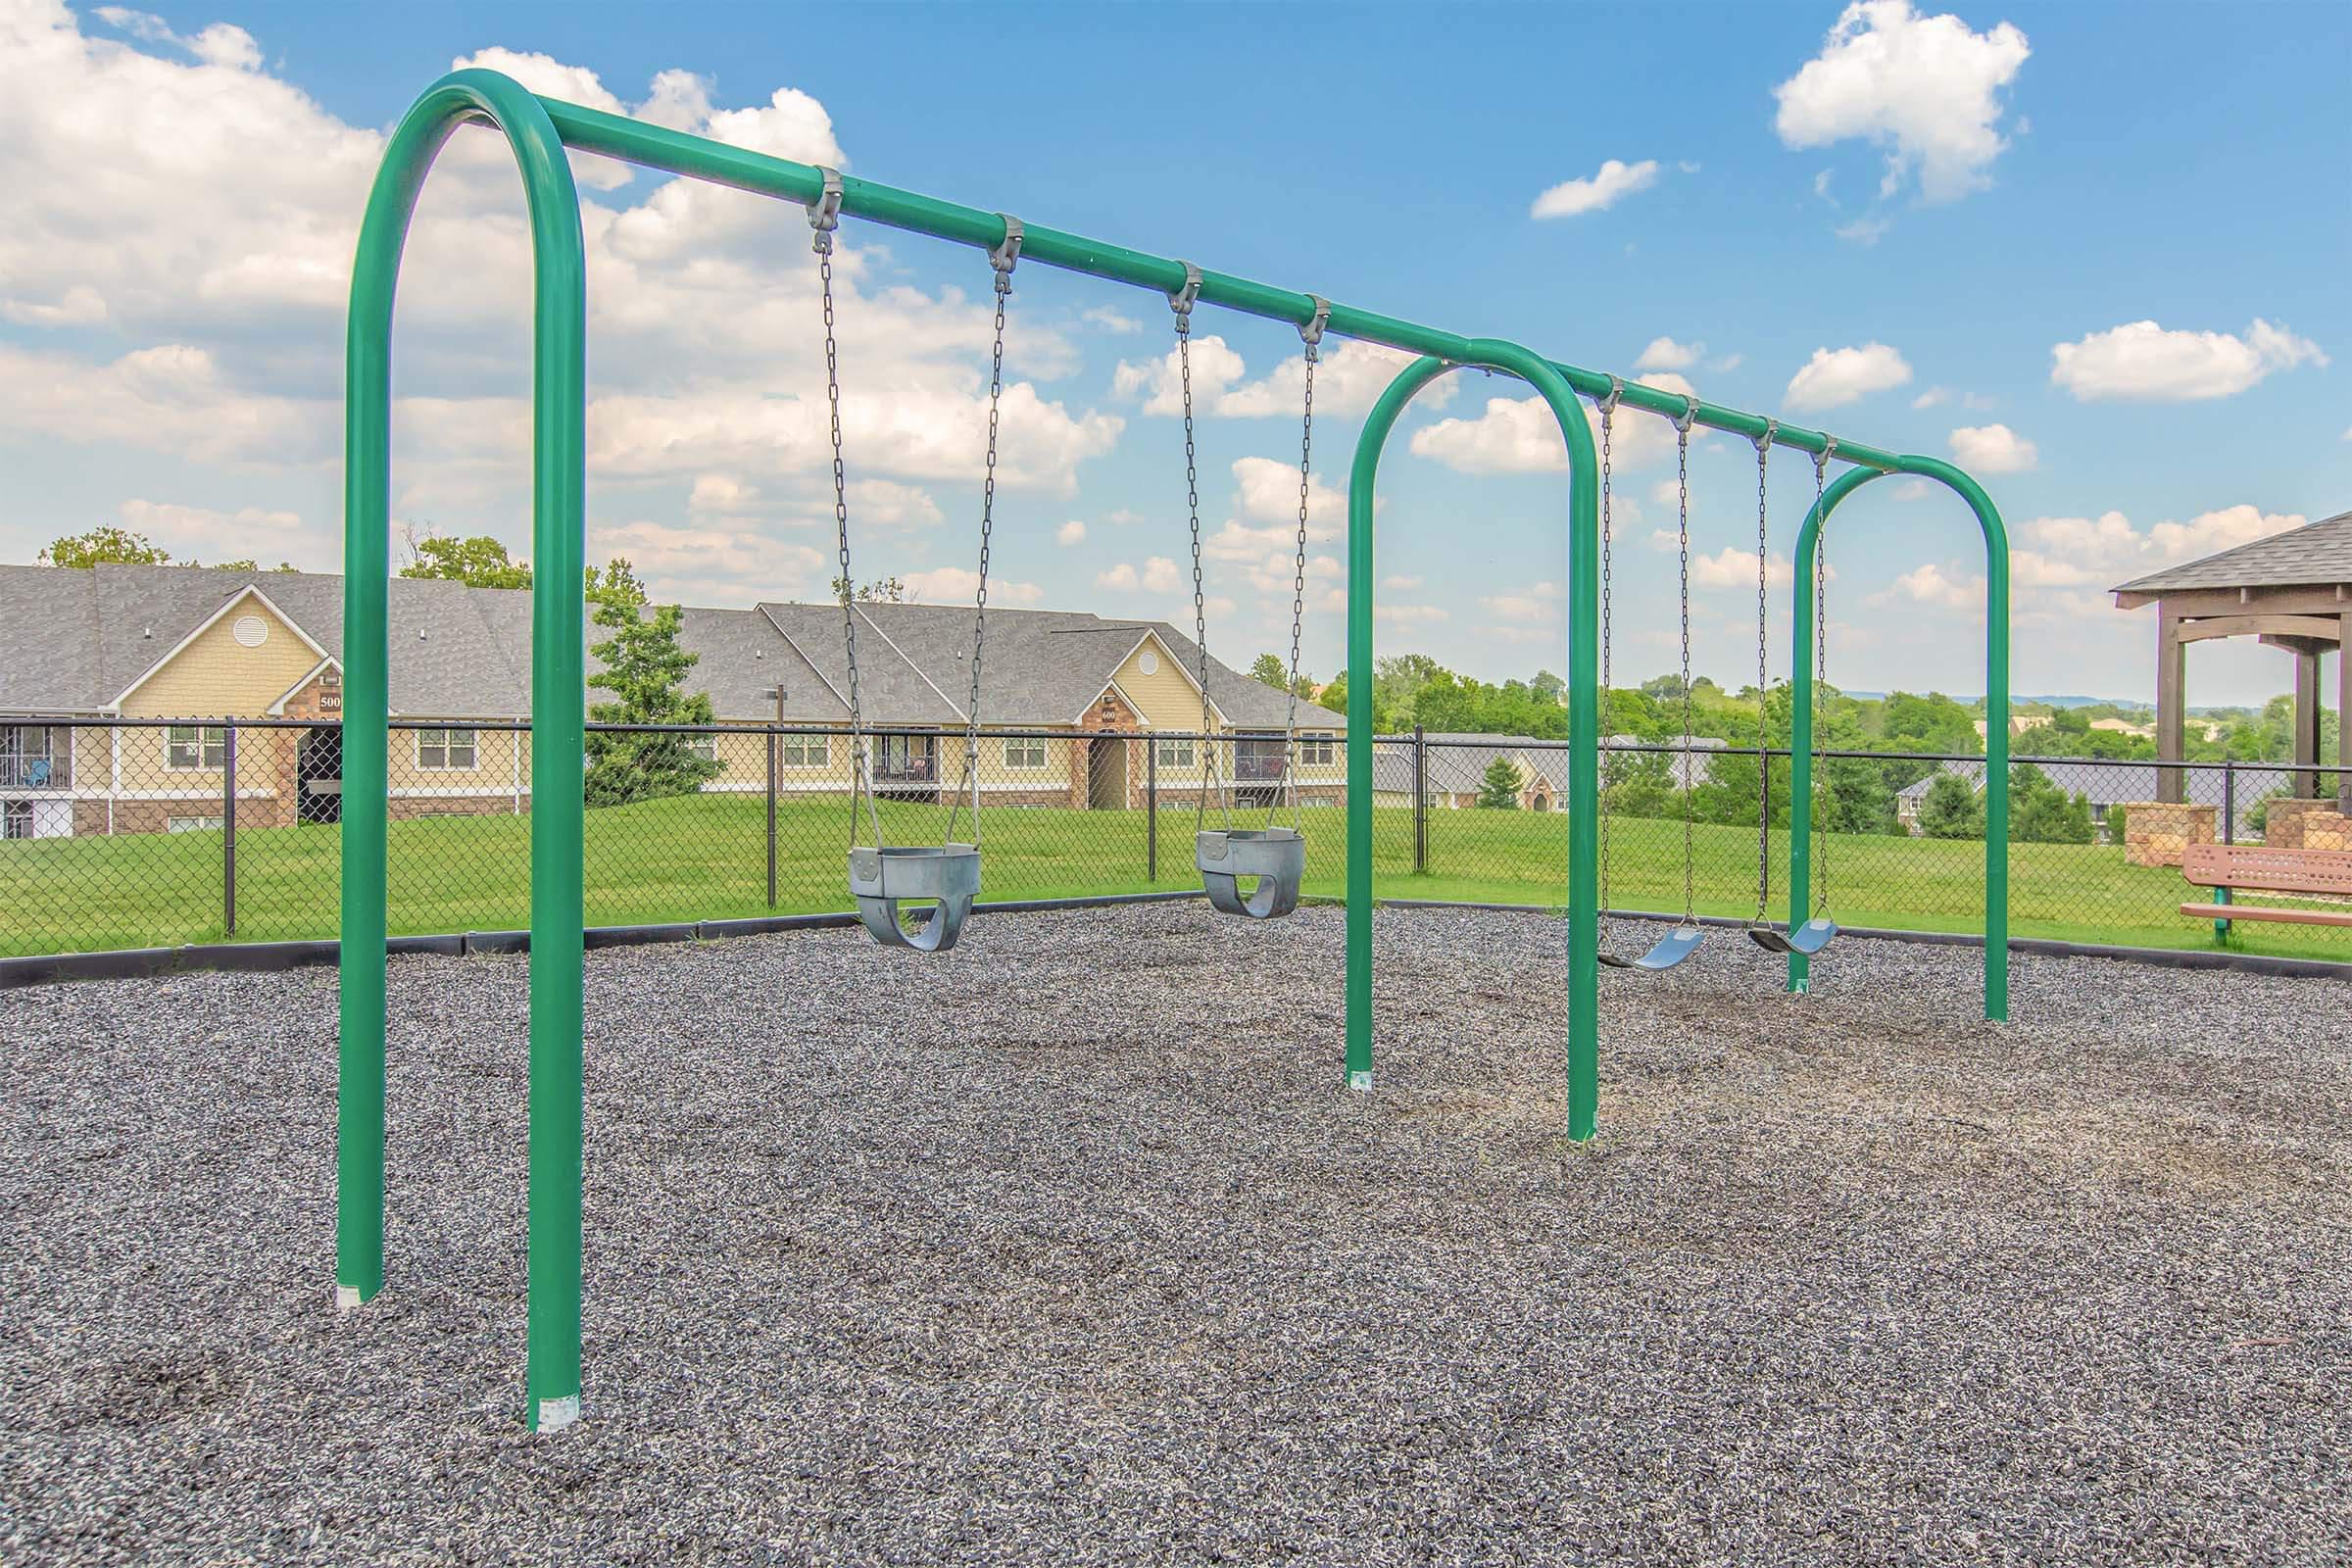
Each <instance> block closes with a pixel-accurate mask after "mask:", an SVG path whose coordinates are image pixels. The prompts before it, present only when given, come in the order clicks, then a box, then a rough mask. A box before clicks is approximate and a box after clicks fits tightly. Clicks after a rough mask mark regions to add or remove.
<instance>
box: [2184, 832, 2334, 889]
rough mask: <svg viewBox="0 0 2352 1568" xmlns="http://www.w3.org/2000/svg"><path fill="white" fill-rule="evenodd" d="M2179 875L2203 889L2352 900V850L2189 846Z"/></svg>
mask: <svg viewBox="0 0 2352 1568" xmlns="http://www.w3.org/2000/svg"><path fill="white" fill-rule="evenodd" d="M2180 875H2181V877H2182V878H2183V879H2184V880H2186V881H2188V882H2191V883H2193V884H2195V885H2196V886H2198V887H2204V888H2254V889H2257V890H2259V891H2261V892H2264V893H2318V894H2334V895H2337V896H2339V897H2343V898H2352V850H2282V849H2273V848H2271V847H2270V846H2269V845H2266V844H2191V845H2190V846H2188V849H2187V851H2186V852H2185V854H2184V856H2183V858H2182V861H2181V865H2180Z"/></svg>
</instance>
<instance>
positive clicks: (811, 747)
mask: <svg viewBox="0 0 2352 1568" xmlns="http://www.w3.org/2000/svg"><path fill="white" fill-rule="evenodd" d="M829 745H830V741H829V739H828V737H826V736H823V735H779V736H777V737H776V760H777V762H778V763H779V764H780V765H782V766H785V767H822V766H824V765H825V756H826V749H827V747H828V746H829Z"/></svg>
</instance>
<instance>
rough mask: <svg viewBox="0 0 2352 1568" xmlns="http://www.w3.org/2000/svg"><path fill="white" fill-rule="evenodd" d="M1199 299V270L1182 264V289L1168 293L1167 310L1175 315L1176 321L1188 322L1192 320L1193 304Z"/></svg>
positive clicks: (1187, 264)
mask: <svg viewBox="0 0 2352 1568" xmlns="http://www.w3.org/2000/svg"><path fill="white" fill-rule="evenodd" d="M1200 297H1201V269H1199V268H1198V267H1195V266H1194V265H1193V264H1192V263H1190V262H1187V263H1185V264H1184V287H1182V288H1180V289H1176V290H1173V291H1172V292H1170V293H1169V295H1168V309H1169V310H1171V311H1174V312H1175V313H1176V319H1177V320H1179V321H1186V322H1189V321H1191V320H1192V319H1193V302H1194V301H1195V300H1197V299H1199V298H1200Z"/></svg>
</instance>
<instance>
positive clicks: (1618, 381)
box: [1594, 375, 1625, 414]
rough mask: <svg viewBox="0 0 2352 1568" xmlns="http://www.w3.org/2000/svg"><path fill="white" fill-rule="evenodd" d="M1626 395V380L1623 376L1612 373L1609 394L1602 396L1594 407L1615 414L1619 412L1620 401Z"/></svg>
mask: <svg viewBox="0 0 2352 1568" xmlns="http://www.w3.org/2000/svg"><path fill="white" fill-rule="evenodd" d="M1624 396H1625V382H1624V380H1623V379H1622V378H1621V377H1618V376H1614V375H1612V376H1610V377H1609V395H1608V396H1607V397H1605V398H1602V399H1601V400H1600V401H1599V402H1598V403H1596V404H1595V405H1594V407H1596V408H1598V409H1599V410H1600V412H1601V413H1603V414H1615V413H1616V412H1617V404H1618V401H1619V400H1620V399H1622V398H1623V397H1624Z"/></svg>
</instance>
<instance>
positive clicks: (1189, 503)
mask: <svg viewBox="0 0 2352 1568" xmlns="http://www.w3.org/2000/svg"><path fill="white" fill-rule="evenodd" d="M1200 297H1201V269H1199V268H1198V267H1195V266H1194V265H1193V264H1192V263H1190V262H1187V263H1185V264H1184V287H1182V288H1180V289H1178V290H1177V291H1176V292H1175V293H1173V294H1170V295H1169V296H1168V309H1169V310H1171V311H1173V312H1174V313H1175V315H1176V372H1177V376H1178V378H1179V380H1180V381H1181V382H1182V383H1183V389H1184V505H1185V515H1186V517H1187V518H1188V520H1189V523H1190V526H1191V528H1192V536H1193V648H1194V650H1195V652H1196V653H1197V654H1198V655H1199V656H1200V658H1199V670H1200V675H1199V679H1198V681H1197V684H1198V685H1199V686H1200V688H1201V735H1200V738H1199V739H1198V740H1197V741H1195V742H1194V743H1193V744H1195V745H1196V746H1198V747H1200V748H1201V792H1200V794H1199V796H1198V797H1197V798H1196V799H1195V800H1194V802H1193V831H1194V832H1196V833H1198V832H1200V831H1201V828H1202V826H1203V825H1204V824H1205V823H1206V822H1207V821H1208V796H1209V791H1210V789H1211V787H1212V786H1214V785H1215V784H1216V777H1217V772H1216V767H1217V763H1216V758H1217V749H1216V744H1215V742H1213V741H1211V740H1210V739H1209V734H1208V726H1209V718H1210V707H1209V700H1208V600H1207V596H1206V594H1205V592H1204V591H1203V588H1202V585H1201V466H1200V450H1199V448H1198V447H1197V446H1196V445H1195V441H1194V430H1193V302H1194V301H1195V300H1197V299H1199V298H1200ZM1217 802H1218V809H1220V810H1221V811H1222V812H1223V814H1224V820H1225V825H1226V827H1228V828H1231V827H1232V826H1233V801H1232V798H1231V797H1230V796H1228V795H1226V794H1225V793H1224V791H1223V790H1222V789H1221V788H1220V789H1218V791H1217Z"/></svg>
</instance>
